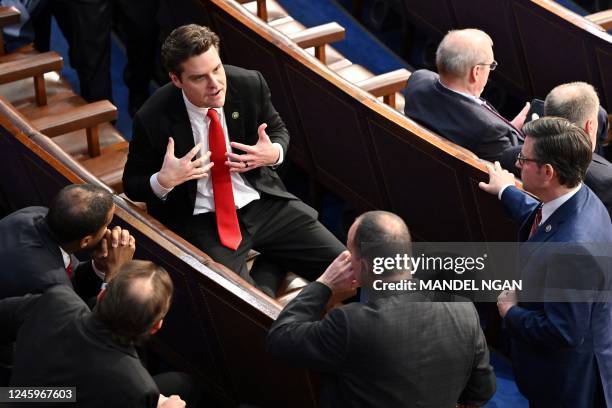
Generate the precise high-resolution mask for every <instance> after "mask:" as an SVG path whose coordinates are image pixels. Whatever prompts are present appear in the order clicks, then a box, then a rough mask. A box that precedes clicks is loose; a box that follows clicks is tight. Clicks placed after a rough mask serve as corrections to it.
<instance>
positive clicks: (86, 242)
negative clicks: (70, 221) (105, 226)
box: [79, 235, 93, 249]
mask: <svg viewBox="0 0 612 408" xmlns="http://www.w3.org/2000/svg"><path fill="white" fill-rule="evenodd" d="M92 239H93V236H92V235H86V236H85V237H83V238H81V240H80V241H79V248H81V249H85V248H87V247H88V245H89V243H90V242H91V240H92Z"/></svg>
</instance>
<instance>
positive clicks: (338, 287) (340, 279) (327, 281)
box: [317, 251, 357, 293]
mask: <svg viewBox="0 0 612 408" xmlns="http://www.w3.org/2000/svg"><path fill="white" fill-rule="evenodd" d="M317 282H321V283H322V284H324V285H326V286H327V287H329V288H330V289H331V290H332V292H334V293H338V292H344V291H348V290H351V289H355V287H356V284H357V280H356V279H355V273H354V272H353V268H352V266H351V253H350V252H349V251H343V252H342V253H341V254H340V255H338V257H337V258H336V259H334V261H333V262H332V263H331V264H330V265H329V266H328V267H327V269H326V270H325V272H323V275H321V276H319V279H317Z"/></svg>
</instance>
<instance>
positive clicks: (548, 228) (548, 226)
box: [545, 224, 552, 232]
mask: <svg viewBox="0 0 612 408" xmlns="http://www.w3.org/2000/svg"><path fill="white" fill-rule="evenodd" d="M551 229H552V227H551V225H550V224H548V225H547V226H546V229H545V230H546V232H550V230H551Z"/></svg>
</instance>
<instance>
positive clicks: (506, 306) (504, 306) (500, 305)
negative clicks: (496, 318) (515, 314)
mask: <svg viewBox="0 0 612 408" xmlns="http://www.w3.org/2000/svg"><path fill="white" fill-rule="evenodd" d="M517 303H518V302H517V299H516V292H515V291H513V290H504V291H503V292H502V293H500V294H499V296H498V297H497V311H498V312H499V315H500V316H501V318H502V319H503V318H504V317H506V313H508V310H510V308H511V307H512V306H514V305H516V304H517Z"/></svg>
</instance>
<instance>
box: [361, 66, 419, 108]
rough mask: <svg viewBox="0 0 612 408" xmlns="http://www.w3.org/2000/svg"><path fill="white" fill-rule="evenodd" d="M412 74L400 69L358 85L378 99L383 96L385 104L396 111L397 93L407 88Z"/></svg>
mask: <svg viewBox="0 0 612 408" xmlns="http://www.w3.org/2000/svg"><path fill="white" fill-rule="evenodd" d="M410 74H411V73H410V71H408V70H407V69H404V68H400V69H396V70H395V71H391V72H387V73H386V74H381V75H377V76H375V77H372V78H368V79H366V80H365V81H361V82H358V83H357V84H356V85H357V86H358V87H360V88H361V89H363V90H364V91H368V92H369V93H371V94H372V95H374V96H375V97H377V98H378V97H379V96H382V97H383V99H384V101H385V103H386V104H388V105H389V106H391V107H392V108H393V109H395V93H396V92H399V91H401V90H402V89H404V88H405V87H406V83H407V82H408V78H409V77H410Z"/></svg>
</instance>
